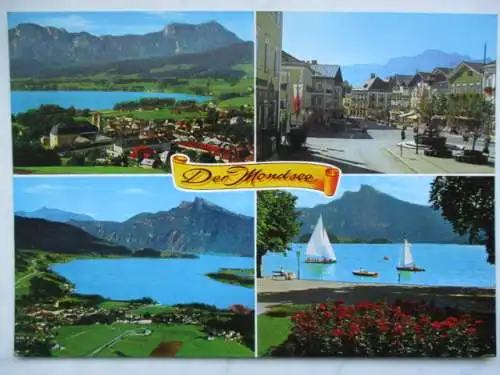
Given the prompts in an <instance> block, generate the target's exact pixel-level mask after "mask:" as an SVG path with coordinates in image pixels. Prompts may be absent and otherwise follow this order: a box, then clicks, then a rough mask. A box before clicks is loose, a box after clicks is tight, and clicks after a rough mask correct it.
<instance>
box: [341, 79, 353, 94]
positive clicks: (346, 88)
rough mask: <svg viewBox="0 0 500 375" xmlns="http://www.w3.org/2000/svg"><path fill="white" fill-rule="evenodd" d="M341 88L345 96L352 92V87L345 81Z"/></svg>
mask: <svg viewBox="0 0 500 375" xmlns="http://www.w3.org/2000/svg"><path fill="white" fill-rule="evenodd" d="M342 87H343V88H344V92H345V93H346V94H348V93H350V92H351V90H352V85H351V84H350V83H349V81H347V80H346V81H344V82H343V83H342Z"/></svg>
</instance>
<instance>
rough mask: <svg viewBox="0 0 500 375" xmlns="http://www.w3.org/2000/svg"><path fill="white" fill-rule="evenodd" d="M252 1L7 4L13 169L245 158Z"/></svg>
mask: <svg viewBox="0 0 500 375" xmlns="http://www.w3.org/2000/svg"><path fill="white" fill-rule="evenodd" d="M254 23H255V22H254V13H253V12H248V11H247V12H189V11H188V12H169V11H164V12H162V11H156V12H154V11H153V12H131V11H130V12H129V11H109V12H108V11H105V12H39V13H33V12H11V13H8V27H9V32H8V35H9V56H10V81H11V103H12V105H11V118H12V136H13V155H14V161H13V163H14V165H13V171H14V173H15V174H101V173H102V174H110V173H112V174H123V173H127V174H135V173H149V174H150V173H170V162H169V160H170V157H171V155H172V154H174V153H176V152H183V153H185V154H187V155H188V156H189V157H190V160H191V161H193V162H203V163H227V162H241V161H251V160H253V159H254V156H253V155H254V150H253V148H254V109H253V106H254V93H253V91H254V39H255V32H254Z"/></svg>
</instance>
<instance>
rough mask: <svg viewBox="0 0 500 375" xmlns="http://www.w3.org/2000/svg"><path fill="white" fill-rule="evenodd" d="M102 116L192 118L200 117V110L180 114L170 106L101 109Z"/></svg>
mask: <svg viewBox="0 0 500 375" xmlns="http://www.w3.org/2000/svg"><path fill="white" fill-rule="evenodd" d="M101 113H102V114H103V115H104V117H120V116H124V117H132V118H134V119H137V120H166V119H172V120H174V121H178V120H193V119H196V118H199V117H202V116H203V114H202V113H201V112H187V111H183V112H182V113H181V114H177V113H172V109H171V108H161V109H158V110H157V111H156V110H143V111H120V110H116V111H115V110H112V109H110V110H104V111H101Z"/></svg>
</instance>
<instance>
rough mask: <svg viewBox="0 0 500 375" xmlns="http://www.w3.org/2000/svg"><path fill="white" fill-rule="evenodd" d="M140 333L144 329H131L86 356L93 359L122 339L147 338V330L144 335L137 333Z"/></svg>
mask: <svg viewBox="0 0 500 375" xmlns="http://www.w3.org/2000/svg"><path fill="white" fill-rule="evenodd" d="M140 331H144V328H137V329H131V330H128V331H125V332H123V333H122V334H120V335H118V336H116V337H115V338H114V339H112V340H110V341H108V342H107V343H105V344H104V345H101V346H100V347H98V348H97V349H95V350H94V351H93V352H92V353H90V354H89V355H88V356H89V357H94V356H95V355H96V354H98V353H99V352H100V351H101V350H104V349H106V348H109V347H110V346H113V345H114V344H116V343H117V342H118V341H120V340H121V339H123V338H124V337H126V336H147V335H148V334H149V333H150V331H149V330H146V331H145V332H144V333H139V332H140ZM148 332H149V333H148Z"/></svg>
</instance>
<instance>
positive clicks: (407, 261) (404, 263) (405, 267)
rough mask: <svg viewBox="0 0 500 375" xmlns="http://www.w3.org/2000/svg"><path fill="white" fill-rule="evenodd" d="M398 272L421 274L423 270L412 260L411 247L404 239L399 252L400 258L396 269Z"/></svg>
mask: <svg viewBox="0 0 500 375" xmlns="http://www.w3.org/2000/svg"><path fill="white" fill-rule="evenodd" d="M396 269H397V270H398V271H410V272H423V271H425V269H423V268H421V267H417V264H416V263H415V261H414V260H413V255H412V253H411V245H410V243H409V242H408V241H407V240H406V239H405V242H404V246H403V249H402V251H401V258H400V260H399V266H397V267H396Z"/></svg>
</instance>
